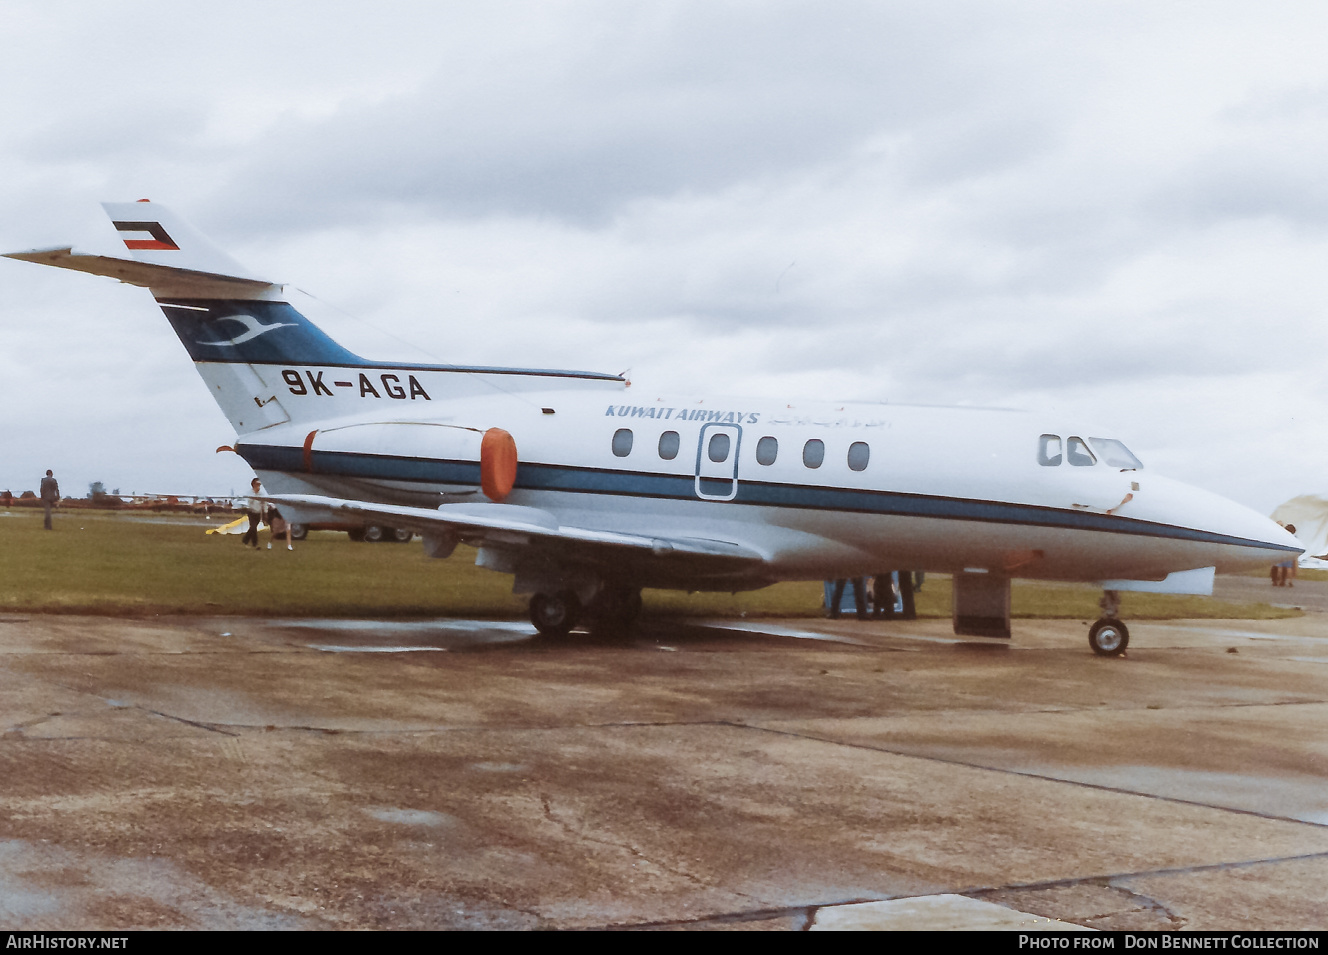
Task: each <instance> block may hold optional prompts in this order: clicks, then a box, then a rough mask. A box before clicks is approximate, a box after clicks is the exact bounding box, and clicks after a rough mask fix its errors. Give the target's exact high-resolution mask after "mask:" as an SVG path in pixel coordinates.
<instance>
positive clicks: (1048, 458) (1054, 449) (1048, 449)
mask: <svg viewBox="0 0 1328 955" xmlns="http://www.w3.org/2000/svg"><path fill="white" fill-rule="evenodd" d="M1060 463H1061V436H1060V435H1059V434H1044V435H1043V436H1042V437H1040V438H1038V464H1040V465H1042V466H1043V467H1044V468H1054V467H1056V465H1058V464H1060Z"/></svg>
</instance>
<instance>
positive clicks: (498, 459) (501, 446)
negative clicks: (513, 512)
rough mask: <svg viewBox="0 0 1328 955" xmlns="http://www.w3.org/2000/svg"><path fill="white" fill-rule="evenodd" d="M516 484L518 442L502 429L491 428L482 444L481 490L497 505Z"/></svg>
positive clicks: (485, 433) (485, 434)
mask: <svg viewBox="0 0 1328 955" xmlns="http://www.w3.org/2000/svg"><path fill="white" fill-rule="evenodd" d="M515 483H516V442H515V441H513V440H512V436H511V435H510V434H508V433H507V432H506V431H504V430H503V429H502V428H490V429H489V430H488V431H486V432H484V440H482V441H481V442H480V490H482V491H483V492H484V496H485V497H487V498H488V499H489V500H491V501H493V502H494V503H496V504H501V503H502V502H503V501H504V500H505V499H506V498H507V495H508V494H510V493H512V485H513V484H515Z"/></svg>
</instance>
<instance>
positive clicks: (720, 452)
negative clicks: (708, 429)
mask: <svg viewBox="0 0 1328 955" xmlns="http://www.w3.org/2000/svg"><path fill="white" fill-rule="evenodd" d="M706 456H707V457H709V458H710V460H711V461H714V462H715V463H716V464H719V463H721V462H723V461H727V460H728V459H729V436H728V435H727V434H725V433H724V432H722V431H717V432H715V433H714V434H712V435H711V436H710V445H709V446H708V447H707V448H706Z"/></svg>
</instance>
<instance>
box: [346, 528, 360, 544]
mask: <svg viewBox="0 0 1328 955" xmlns="http://www.w3.org/2000/svg"><path fill="white" fill-rule="evenodd" d="M346 536H347V537H349V538H350V539H351V540H353V541H354V542H355V543H357V544H358V543H360V542H361V541H363V540H364V528H363V527H357V528H355V530H353V531H346Z"/></svg>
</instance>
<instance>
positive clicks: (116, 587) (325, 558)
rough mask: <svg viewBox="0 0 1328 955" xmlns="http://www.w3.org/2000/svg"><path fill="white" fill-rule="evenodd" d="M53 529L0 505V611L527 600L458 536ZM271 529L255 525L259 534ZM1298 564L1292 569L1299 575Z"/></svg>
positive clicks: (1067, 611) (447, 608)
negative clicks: (440, 541) (249, 537)
mask: <svg viewBox="0 0 1328 955" xmlns="http://www.w3.org/2000/svg"><path fill="white" fill-rule="evenodd" d="M55 521H56V524H55V527H56V529H55V530H54V531H53V532H50V533H47V532H46V531H44V530H42V514H41V511H40V510H36V509H25V508H13V509H9V510H5V509H0V611H6V612H14V611H19V612H24V611H28V612H45V613H87V614H105V615H121V616H146V615H152V614H188V615H210V614H245V615H255V616H281V617H290V616H295V617H299V616H334V617H436V616H478V617H514V616H515V617H519V616H524V614H525V604H526V601H525V598H524V597H517V596H514V595H513V594H512V592H511V589H512V580H511V578H510V577H508V576H507V575H505V574H497V573H493V572H492V571H487V570H482V569H480V568H477V567H475V566H474V557H475V554H474V551H473V550H471V549H469V548H466V547H459V548H457V552H456V553H455V554H454V555H453V556H452V557H451V558H450V559H448V560H430V559H429V558H427V557H425V556H424V554H423V552H422V550H421V548H420V545H419V543H418V542H415V543H411V544H404V545H403V544H352V543H351V542H350V541H349V540H348V539H347V538H346V535H345V534H342V533H333V532H330V531H328V532H314V533H312V534H310V535H309V539H308V540H306V541H300V542H297V543H296V545H295V551H294V553H288V552H287V551H286V550H285V545H284V544H281V545H277V546H276V547H274V548H273V549H272V550H270V551H269V550H266V549H264V550H260V551H258V552H254V551H252V550H250V549H248V548H245V547H242V546H241V544H240V539H239V538H238V537H219V536H207V535H205V534H204V533H203V531H204V530H205V529H206V528H208V527H216V526H220V525H221V524H223V523H225V520H224V519H221V520H214V521H210V522H209V521H205V520H203V519H202V518H194V517H189V516H187V515H161V516H160V517H159V518H157V521H158V522H152V519H151V518H145V517H144V516H142V515H132V516H131V515H127V514H115V513H110V512H97V511H72V510H67V511H63V512H57V513H56V517H55ZM266 542H267V534H266V532H264V534H263V543H264V544H265V545H266ZM1304 573H1305V572H1304V571H1302V574H1304ZM1099 596H1100V592H1099V591H1097V590H1095V589H1094V588H1092V587H1088V586H1083V587H1077V586H1065V585H1058V584H1037V583H1030V582H1023V581H1016V582H1015V585H1014V590H1013V595H1012V601H1013V612H1014V615H1015V616H1017V617H1047V618H1078V619H1082V620H1092V619H1094V618H1096V617H1097V615H1098V609H1097V599H1098V597H1099ZM645 603H646V609H647V612H650V613H656V614H666V615H685V616H749V617H761V616H776V617H819V616H821V613H822V611H821V584H820V582H819V581H809V582H797V583H784V584H776V585H775V586H773V587H767V588H766V589H764V590H758V591H753V592H749V593H741V594H735V595H729V594H691V595H688V594H682V593H678V592H676V591H660V590H648V591H646V593H645ZM917 607H918V613H919V614H920V615H921V616H925V617H949V615H950V581H949V579H948V578H946V577H943V576H930V577H928V578H927V583H926V585H925V586H924V587H923V590H922V592H921V593H919V594H918V598H917ZM1296 615H1298V614H1297V611H1294V610H1283V609H1279V608H1273V607H1270V606H1268V605H1267V604H1262V603H1248V604H1246V603H1241V604H1237V603H1229V602H1224V601H1217V600H1211V599H1208V598H1203V597H1176V596H1170V595H1163V594H1125V595H1124V599H1123V604H1122V616H1124V617H1126V618H1127V619H1142V620H1146V619H1156V620H1163V619H1176V618H1182V617H1218V618H1228V619H1267V618H1274V617H1286V616H1296Z"/></svg>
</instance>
